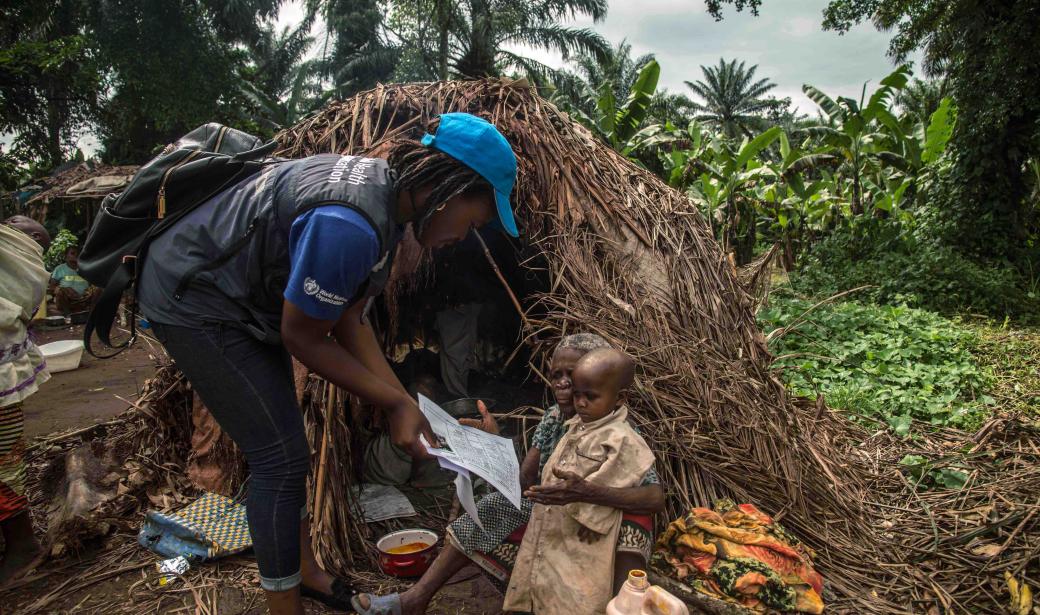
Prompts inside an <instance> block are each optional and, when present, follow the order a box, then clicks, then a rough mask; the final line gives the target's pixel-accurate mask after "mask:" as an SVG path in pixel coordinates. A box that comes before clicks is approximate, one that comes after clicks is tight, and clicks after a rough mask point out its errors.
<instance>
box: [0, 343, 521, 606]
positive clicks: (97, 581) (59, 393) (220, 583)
mask: <svg viewBox="0 0 1040 615" xmlns="http://www.w3.org/2000/svg"><path fill="white" fill-rule="evenodd" d="M36 333H37V340H38V343H40V344H46V343H48V342H53V341H57V340H64V339H80V338H82V334H83V328H82V327H81V326H74V327H62V328H60V329H50V330H39V331H37V332H36ZM160 352H161V349H160V348H159V347H158V346H154V345H153V344H150V343H149V342H148V340H142V341H140V342H139V343H138V344H136V345H135V346H134V347H133V348H131V349H129V350H128V351H126V352H124V353H122V354H120V355H118V356H117V357H115V358H112V359H104V360H101V359H95V358H93V357H91V356H90V355H89V354H87V353H84V355H83V360H82V363H81V365H80V367H79V369H77V370H74V371H68V372H62V373H58V374H54V375H53V376H52V377H51V379H50V380H49V381H48V382H47V383H45V384H44V385H43V386H42V387H41V388H40V391H39V392H38V393H36V394H35V395H33V396H32V397H31V398H29V399H28V400H27V401H26V403H25V405H24V408H25V429H26V436H27V438H28V439H29V442H30V443H31V442H32V441H34V440H37V439H39V438H41V437H45V436H46V435H47V434H52V433H54V432H59V431H67V430H72V429H79V428H83V427H88V426H90V425H92V424H95V423H98V422H103V421H105V420H108V419H111V418H112V417H114V416H115V415H117V414H119V413H120V412H122V411H124V410H125V409H126V408H127V407H128V406H129V405H130V404H132V403H133V402H134V400H136V398H137V396H138V394H139V392H140V390H141V387H142V386H143V384H144V382H145V380H147V379H148V378H149V377H151V375H152V373H153V366H154V365H155V356H156V355H157V354H158V353H160ZM39 513H40V511H34V514H36V515H39ZM41 521H43V519H40V518H37V523H38V524H39V522H41ZM130 526H131V527H128V528H126V529H125V530H123V531H118V532H117V533H116V534H114V535H111V536H109V537H108V538H107V540H106V541H105V544H98V545H92V546H90V547H89V548H87V549H86V550H84V551H83V552H81V553H79V554H78V555H75V556H68V557H64V558H61V559H56V560H52V561H49V562H47V563H46V564H44V565H43V566H41V567H40V568H39V569H37V570H36V571H35V573H34V574H32V575H30V576H29V577H26V578H24V579H22V580H21V581H19V582H18V583H17V584H16V585H15V586H14V587H12V588H10V589H8V590H7V591H5V592H0V615H8V614H11V615H14V614H23V613H24V614H30V613H62V614H64V613H70V614H71V613H96V614H108V613H146V612H148V613H177V612H181V613H205V614H208V615H217V614H236V615H237V614H242V615H245V614H257V615H259V614H262V613H265V612H266V609H265V608H264V607H263V598H262V594H261V592H260V590H259V587H258V578H257V571H256V564H255V561H254V560H253V559H252V558H250V557H248V556H240V557H236V558H232V559H230V560H222V561H220V562H217V563H213V564H207V565H203V566H200V567H198V568H197V569H193V570H191V571H189V573H188V574H187V575H186V577H185V579H184V580H181V581H177V582H175V583H173V584H171V585H169V586H166V587H159V586H158V583H157V581H158V576H157V572H156V570H155V562H157V561H158V557H156V556H154V555H152V554H151V553H149V552H147V551H145V550H144V549H142V548H140V547H138V546H137V545H136V540H135V535H134V532H135V531H136V530H135V528H134V524H132V523H131V524H130ZM365 578H366V579H371V580H374V581H375V582H377V583H380V582H381V581H382V580H386V577H379V576H378V575H373V574H372V573H367V574H366V575H365ZM305 603H306V605H307V613H308V614H312V615H316V614H319V613H332V612H334V611H330V610H327V609H325V608H323V607H322V606H321V605H319V604H317V603H315V602H311V601H305ZM501 603H502V597H501V595H500V594H499V593H498V592H497V591H496V590H495V588H494V587H493V586H492V585H491V584H490V583H489V582H488V581H487V580H486V579H485V578H484V577H483V575H482V574H480V573H479V571H478V570H477V569H476V568H474V567H470V568H467V569H465V570H463V571H462V572H460V573H459V574H458V575H456V577H455V578H454V579H452V581H451V582H449V584H448V585H447V586H445V588H444V589H443V590H442V591H441V592H440V594H439V595H438V596H437V598H436V599H435V601H434V603H433V604H432V605H431V608H430V610H429V611H428V612H429V613H432V614H435V615H455V614H467V615H469V614H472V615H492V614H497V613H500V612H501V610H500V605H501Z"/></svg>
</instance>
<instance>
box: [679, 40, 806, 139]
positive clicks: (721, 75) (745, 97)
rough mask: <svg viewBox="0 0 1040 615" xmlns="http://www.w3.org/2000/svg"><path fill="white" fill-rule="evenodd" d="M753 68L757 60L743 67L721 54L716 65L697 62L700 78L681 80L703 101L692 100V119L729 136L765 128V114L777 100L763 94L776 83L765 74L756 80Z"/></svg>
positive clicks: (741, 134)
mask: <svg viewBox="0 0 1040 615" xmlns="http://www.w3.org/2000/svg"><path fill="white" fill-rule="evenodd" d="M757 70H758V65H757V64H754V65H752V66H751V67H750V68H747V67H745V66H744V62H741V63H740V64H737V61H736V60H730V61H729V62H726V60H724V59H722V58H719V65H718V66H701V73H702V74H703V75H704V78H703V79H701V80H698V81H695V82H694V81H687V82H685V83H686V87H688V88H690V89H691V90H692V91H693V93H694V94H696V95H697V96H698V97H700V99H701V100H702V101H703V102H702V103H696V107H695V109H696V111H698V114H697V116H696V117H695V119H696V120H697V121H699V122H701V123H703V124H707V125H709V126H711V127H713V128H715V129H717V130H720V131H722V132H723V133H724V134H725V135H726V136H727V137H729V138H731V139H738V138H740V137H745V136H751V134H752V131H753V130H762V129H763V128H765V127H766V126H767V125H768V122H767V120H766V114H767V113H768V112H769V111H770V110H772V109H773V108H774V107H776V105H777V103H778V101H777V100H776V99H770V98H763V97H764V96H765V94H766V93H767V92H769V91H770V90H772V89H773V88H775V87H776V84H775V83H773V82H772V81H770V80H769V79H765V78H763V79H759V80H757V81H756V80H755V71H757ZM787 103H788V104H789V103H790V101H787Z"/></svg>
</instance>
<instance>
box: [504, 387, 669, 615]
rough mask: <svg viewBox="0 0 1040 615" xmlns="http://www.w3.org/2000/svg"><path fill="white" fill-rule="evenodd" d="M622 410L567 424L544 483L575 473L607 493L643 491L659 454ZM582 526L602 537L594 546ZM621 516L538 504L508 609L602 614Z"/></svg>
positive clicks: (602, 509) (579, 506)
mask: <svg viewBox="0 0 1040 615" xmlns="http://www.w3.org/2000/svg"><path fill="white" fill-rule="evenodd" d="M627 418H628V409H627V408H625V407H622V408H620V409H618V410H617V411H616V412H614V413H613V414H610V415H608V416H605V417H603V418H601V419H599V420H598V421H595V422H592V423H589V424H587V425H586V424H583V423H582V422H581V419H580V418H579V417H577V416H575V417H573V418H571V419H570V420H568V421H567V423H566V425H567V426H568V429H567V433H566V435H564V436H563V439H561V440H560V443H559V445H557V447H556V450H555V451H554V452H553V454H552V456H551V457H549V461H548V462H546V464H545V468H544V469H543V470H542V484H543V485H551V484H555V483H560V482H562V481H561V480H560V479H559V478H557V477H556V476H555V475H554V474H553V470H554V469H556V468H558V469H560V470H569V471H572V472H576V473H577V474H579V475H580V476H582V477H584V478H585V480H587V481H589V482H591V483H593V484H595V485H601V486H604V487H615V488H627V487H635V486H637V485H639V483H640V480H641V479H642V478H643V475H644V474H645V473H646V471H647V470H649V469H650V466H651V465H653V462H654V455H653V453H651V452H650V447H648V446H647V445H646V442H644V441H643V438H641V437H640V436H639V434H637V433H636V432H635V430H634V429H633V428H632V426H631V425H629V424H628V421H627ZM581 526H585V527H587V528H588V529H590V530H592V531H594V532H596V533H597V534H601V535H602V536H601V537H600V539H599V540H597V541H595V542H593V543H592V544H586V543H583V542H581V540H580V539H579V538H578V529H579V528H580V527H581ZM620 527H621V511H620V510H618V509H616V508H611V507H609V506H601V505H598V504H585V503H579V502H574V503H571V504H567V505H564V506H545V505H543V504H535V505H534V511H533V512H532V514H531V521H530V523H529V524H528V526H527V532H526V533H525V534H524V541H523V543H522V544H521V545H520V553H519V554H518V555H517V560H516V566H515V567H514V568H513V574H512V577H511V578H510V580H509V590H508V591H507V592H506V599H505V604H504V605H503V607H502V608H503V610H506V611H528V612H533V613H546V614H557V613H559V614H564V613H565V614H566V615H583V614H586V613H587V614H590V615H591V614H593V613H603V612H604V610H606V608H607V602H609V601H610V599H611V598H612V597H613V581H614V555H615V551H616V549H617V537H618V529H619V528H620Z"/></svg>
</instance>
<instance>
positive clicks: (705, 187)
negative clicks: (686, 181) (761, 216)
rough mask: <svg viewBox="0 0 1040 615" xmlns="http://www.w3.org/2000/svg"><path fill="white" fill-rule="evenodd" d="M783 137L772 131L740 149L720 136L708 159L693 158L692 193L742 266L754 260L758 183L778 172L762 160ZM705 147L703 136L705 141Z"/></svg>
mask: <svg viewBox="0 0 1040 615" xmlns="http://www.w3.org/2000/svg"><path fill="white" fill-rule="evenodd" d="M781 134H783V130H782V129H781V128H780V127H779V126H773V127H772V128H770V129H768V130H766V131H765V132H763V133H761V134H759V135H757V136H756V137H755V138H753V139H750V140H749V139H747V138H745V139H744V140H743V141H741V142H740V144H739V145H734V143H733V142H732V141H730V140H728V139H726V138H725V136H723V135H721V134H716V135H714V136H713V137H712V138H711V141H710V145H709V146H708V147H707V148H706V149H705V151H704V155H702V156H700V157H696V158H689V160H688V161H687V165H688V167H689V168H690V169H696V170H697V171H699V173H698V174H697V178H698V179H697V181H696V182H693V183H692V184H691V185H690V187H689V189H688V194H689V195H690V197H691V198H692V199H693V200H694V202H697V203H700V204H701V205H702V207H703V209H704V210H705V215H706V216H707V217H708V219H709V221H710V223H711V225H712V229H713V230H714V231H715V235H716V237H717V238H718V239H719V241H720V242H721V243H722V244H723V248H724V249H725V250H727V251H732V252H733V253H734V256H735V257H736V261H737V264H738V265H743V264H745V263H748V262H750V261H751V258H752V255H753V252H754V248H755V242H756V240H757V238H758V231H757V227H758V211H757V210H758V196H757V194H756V191H755V188H756V186H757V184H758V183H760V182H773V181H775V180H776V178H777V175H776V172H775V171H774V170H773V169H772V168H770V167H769V166H768V165H767V164H765V163H764V162H763V161H762V160H761V159H760V158H759V155H760V154H761V153H762V151H763V150H765V149H766V148H767V147H769V146H770V145H772V144H773V143H774V142H775V141H776V140H777V139H778V138H779V137H780V135H781ZM701 141H702V142H703V137H702V139H701Z"/></svg>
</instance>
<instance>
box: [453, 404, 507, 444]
mask: <svg viewBox="0 0 1040 615" xmlns="http://www.w3.org/2000/svg"><path fill="white" fill-rule="evenodd" d="M477 410H478V411H480V419H479V420H478V419H459V425H465V426H466V427H476V428H477V429H479V430H481V431H486V432H488V433H490V434H494V435H496V436H497V435H498V423H497V422H496V421H495V417H493V416H491V413H490V412H488V409H487V406H485V405H484V402H482V401H479V400H478V401H477Z"/></svg>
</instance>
